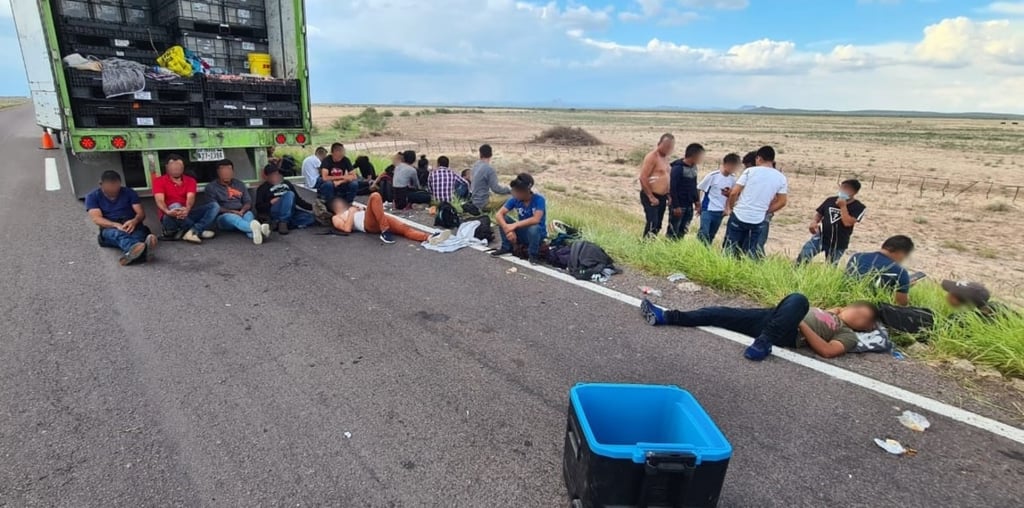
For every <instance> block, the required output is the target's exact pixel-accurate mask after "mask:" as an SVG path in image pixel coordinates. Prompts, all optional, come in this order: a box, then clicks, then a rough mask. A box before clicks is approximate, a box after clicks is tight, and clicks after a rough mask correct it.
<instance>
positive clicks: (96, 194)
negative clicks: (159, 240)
mask: <svg viewBox="0 0 1024 508" xmlns="http://www.w3.org/2000/svg"><path fill="white" fill-rule="evenodd" d="M85 209H86V210H87V211H88V212H89V218H90V219H92V222H93V224H96V225H97V226H99V228H100V236H99V243H100V246H101V247H110V248H113V249H121V252H122V254H121V259H120V260H119V263H120V264H121V266H127V265H130V264H132V263H135V262H136V261H139V260H140V259H145V260H146V261H151V260H152V259H153V255H154V254H155V253H156V236H153V235H152V234H150V231H149V228H147V227H146V225H145V224H143V223H142V222H143V221H144V220H146V212H145V211H144V210H143V209H142V204H141V203H140V202H139V195H138V194H136V192H135V191H133V190H132V189H129V188H128V187H124V186H122V185H121V175H120V174H119V173H118V172H116V171H105V172H104V173H103V175H102V176H101V177H100V186H99V188H98V189H96V190H94V191H92V192H90V193H89V194H88V195H86V196H85Z"/></svg>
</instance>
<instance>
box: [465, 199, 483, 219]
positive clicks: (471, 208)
mask: <svg viewBox="0 0 1024 508" xmlns="http://www.w3.org/2000/svg"><path fill="white" fill-rule="evenodd" d="M462 213H465V214H466V215H470V216H473V217H476V216H478V215H483V212H481V211H480V209H479V208H477V206H476V205H474V204H473V203H472V202H471V201H466V202H465V203H462Z"/></svg>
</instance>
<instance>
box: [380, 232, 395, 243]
mask: <svg viewBox="0 0 1024 508" xmlns="http://www.w3.org/2000/svg"><path fill="white" fill-rule="evenodd" d="M380 241H382V242H384V243H386V244H389V245H390V244H392V243H395V235H392V234H391V232H390V231H384V232H383V233H381V234H380Z"/></svg>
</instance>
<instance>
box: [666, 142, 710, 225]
mask: <svg viewBox="0 0 1024 508" xmlns="http://www.w3.org/2000/svg"><path fill="white" fill-rule="evenodd" d="M703 163H704V147H703V146H701V145H699V144H697V143H692V144H690V145H689V146H687V147H686V151H685V152H684V153H683V158H682V159H680V160H677V161H675V162H673V163H672V172H671V177H670V178H669V180H670V182H671V185H670V188H671V189H672V190H671V196H670V198H671V199H670V200H669V201H670V203H671V207H672V215H671V216H670V217H669V218H668V238H669V239H671V240H679V239H682V238H683V237H684V236H686V232H687V231H689V230H690V223H692V222H693V215H694V214H696V213H700V192H699V191H698V190H697V167H698V166H700V165H701V164H703Z"/></svg>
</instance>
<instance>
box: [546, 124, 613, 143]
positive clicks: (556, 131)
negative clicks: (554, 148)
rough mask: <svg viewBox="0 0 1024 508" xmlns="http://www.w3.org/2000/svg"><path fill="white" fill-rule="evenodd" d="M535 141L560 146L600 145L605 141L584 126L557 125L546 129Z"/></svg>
mask: <svg viewBox="0 0 1024 508" xmlns="http://www.w3.org/2000/svg"><path fill="white" fill-rule="evenodd" d="M533 142H534V143H546V144H549V145H558V146H598V145H602V144H604V143H602V142H601V140H600V139H597V136H594V135H593V134H591V133H589V132H587V131H585V130H583V128H582V127H565V126H557V127H551V128H550V129H546V130H544V132H541V133H540V135H538V136H537V137H535V138H533Z"/></svg>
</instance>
